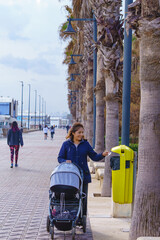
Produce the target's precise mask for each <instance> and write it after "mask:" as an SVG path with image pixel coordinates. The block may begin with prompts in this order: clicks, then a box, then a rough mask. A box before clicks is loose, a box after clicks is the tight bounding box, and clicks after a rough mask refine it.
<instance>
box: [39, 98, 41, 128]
mask: <svg viewBox="0 0 160 240" xmlns="http://www.w3.org/2000/svg"><path fill="white" fill-rule="evenodd" d="M40 119H41V96H40V95H39V127H40V124H41V120H40Z"/></svg>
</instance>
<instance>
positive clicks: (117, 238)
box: [0, 129, 130, 240]
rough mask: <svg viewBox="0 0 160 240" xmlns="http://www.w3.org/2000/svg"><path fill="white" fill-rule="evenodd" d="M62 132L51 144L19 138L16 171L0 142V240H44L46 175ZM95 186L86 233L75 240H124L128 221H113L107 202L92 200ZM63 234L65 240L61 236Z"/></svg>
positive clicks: (38, 135) (34, 136)
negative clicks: (22, 142) (21, 145)
mask: <svg viewBox="0 0 160 240" xmlns="http://www.w3.org/2000/svg"><path fill="white" fill-rule="evenodd" d="M65 136H66V130H61V129H56V134H55V136H54V139H53V141H51V140H50V136H49V137H48V139H47V140H44V139H43V132H42V131H41V132H40V131H38V132H32V133H26V134H23V138H24V147H23V148H20V152H19V166H18V168H15V167H14V168H13V169H11V168H10V152H9V148H8V146H7V144H6V139H0V146H1V151H0V152H1V156H0V166H1V167H0V239H3V240H25V239H29V240H35V239H36V240H37V239H39V240H40V239H41V240H45V239H50V234H48V232H47V231H46V218H47V215H48V206H49V198H48V191H49V184H50V174H51V172H52V170H53V169H54V168H55V166H56V165H57V154H58V152H59V148H60V146H61V144H62V142H63V141H64V140H65ZM99 192H100V187H99V182H98V181H97V180H95V179H93V181H92V183H91V184H90V185H89V199H88V200H89V201H88V210H89V211H88V212H89V217H88V219H87V232H86V233H85V234H84V233H83V231H82V230H81V229H77V230H76V240H127V239H128V230H129V224H130V219H113V218H112V217H111V216H110V214H111V208H110V206H111V199H110V198H102V197H94V196H93V193H99ZM64 234H65V236H64ZM64 237H65V239H66V240H69V239H72V237H71V232H66V233H64V232H60V231H57V230H55V239H59V240H61V239H64Z"/></svg>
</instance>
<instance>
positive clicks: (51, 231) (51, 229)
mask: <svg viewBox="0 0 160 240" xmlns="http://www.w3.org/2000/svg"><path fill="white" fill-rule="evenodd" d="M50 234H51V239H54V227H50Z"/></svg>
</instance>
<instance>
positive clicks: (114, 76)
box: [90, 0, 122, 197]
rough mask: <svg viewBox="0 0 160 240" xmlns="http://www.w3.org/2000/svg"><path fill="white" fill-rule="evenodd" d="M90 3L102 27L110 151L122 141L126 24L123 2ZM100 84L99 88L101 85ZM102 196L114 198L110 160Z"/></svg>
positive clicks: (100, 47)
mask: <svg viewBox="0 0 160 240" xmlns="http://www.w3.org/2000/svg"><path fill="white" fill-rule="evenodd" d="M90 3H91V4H92V7H93V9H94V13H95V15H96V18H97V23H98V45H97V47H98V51H100V52H101V53H102V54H101V56H102V57H101V59H102V61H103V62H102V61H101V65H100V66H99V65H98V66H97V68H99V71H101V72H102V73H103V78H102V79H104V81H105V101H106V124H105V127H106V134H105V135H106V139H105V147H106V149H107V150H109V151H110V149H111V148H112V147H114V146H116V145H118V139H119V103H118V101H119V90H120V88H119V86H120V84H119V82H120V81H121V80H122V79H121V77H122V65H121V61H120V58H121V56H122V24H121V20H120V7H121V0H114V1H109V2H108V1H107V2H106V1H105V0H98V1H96V2H95V1H94V0H90ZM97 84H99V82H98V81H97ZM103 84H104V82H103ZM97 87H98V86H97ZM102 96H103V94H102ZM97 100H98V98H97ZM98 104H99V103H98V102H97V105H98ZM101 111H102V109H101ZM97 117H98V116H97ZM101 124H103V123H101ZM102 126H103V125H102ZM97 130H98V129H97ZM96 137H97V136H96ZM102 196H108V197H109V196H111V169H110V163H109V160H108V159H106V161H105V174H104V181H103V187H102Z"/></svg>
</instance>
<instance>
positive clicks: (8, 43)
mask: <svg viewBox="0 0 160 240" xmlns="http://www.w3.org/2000/svg"><path fill="white" fill-rule="evenodd" d="M64 5H71V1H70V0H61V1H58V0H0V29H1V30H0V96H3V97H7V96H9V97H11V98H14V99H15V100H18V102H19V110H20V107H21V91H22V83H21V81H23V84H24V88H23V102H24V111H25V110H27V109H28V101H29V86H28V84H30V85H31V92H30V93H31V98H30V101H31V111H33V112H34V110H35V90H36V91H37V109H39V95H40V96H41V98H42V97H43V99H44V101H45V102H46V112H47V114H49V115H54V114H55V113H57V112H59V113H60V114H62V113H63V112H68V113H69V109H68V103H67V92H68V91H67V81H66V78H67V66H66V65H63V64H62V62H63V59H64V54H63V52H64V48H65V46H66V45H67V42H64V41H62V40H61V39H60V38H59V33H58V29H59V27H60V25H61V24H62V23H63V22H65V21H66V15H67V13H66V10H65V8H64ZM37 111H38V110H37Z"/></svg>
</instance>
